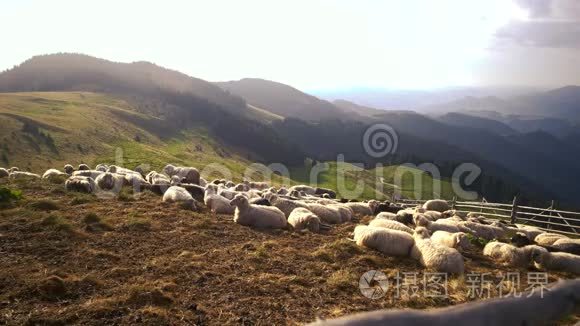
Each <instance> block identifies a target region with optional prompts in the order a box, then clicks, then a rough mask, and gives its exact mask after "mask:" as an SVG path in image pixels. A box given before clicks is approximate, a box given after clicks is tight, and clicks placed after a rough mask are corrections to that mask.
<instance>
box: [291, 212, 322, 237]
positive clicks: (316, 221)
mask: <svg viewBox="0 0 580 326" xmlns="http://www.w3.org/2000/svg"><path fill="white" fill-rule="evenodd" d="M288 224H290V225H292V227H293V228H294V231H302V230H304V229H308V230H309V231H310V232H313V233H318V232H320V231H321V230H328V229H330V226H329V225H326V224H323V223H322V222H321V221H320V218H319V217H318V216H316V215H315V214H314V213H312V212H311V211H309V210H308V209H306V208H303V207H298V208H296V209H294V210H293V211H292V212H291V213H290V216H289V217H288Z"/></svg>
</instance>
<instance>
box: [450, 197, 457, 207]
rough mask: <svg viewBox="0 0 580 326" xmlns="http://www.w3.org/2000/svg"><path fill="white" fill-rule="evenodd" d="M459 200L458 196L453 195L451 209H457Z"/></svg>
mask: <svg viewBox="0 0 580 326" xmlns="http://www.w3.org/2000/svg"><path fill="white" fill-rule="evenodd" d="M456 201H457V196H453V199H452V200H451V209H455V202H456Z"/></svg>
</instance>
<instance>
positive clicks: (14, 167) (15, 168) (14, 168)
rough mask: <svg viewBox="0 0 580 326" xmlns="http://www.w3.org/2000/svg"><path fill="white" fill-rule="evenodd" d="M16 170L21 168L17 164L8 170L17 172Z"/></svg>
mask: <svg viewBox="0 0 580 326" xmlns="http://www.w3.org/2000/svg"><path fill="white" fill-rule="evenodd" d="M16 171H20V169H19V168H17V167H16V166H13V167H11V168H10V169H8V172H10V173H12V172H16Z"/></svg>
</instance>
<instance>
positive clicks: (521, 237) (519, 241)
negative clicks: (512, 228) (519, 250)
mask: <svg viewBox="0 0 580 326" xmlns="http://www.w3.org/2000/svg"><path fill="white" fill-rule="evenodd" d="M511 243H512V244H513V245H514V246H516V247H523V246H527V245H531V244H532V241H531V240H530V239H529V238H528V236H527V235H525V234H524V233H521V232H518V233H516V234H515V235H514V236H513V237H512V238H511Z"/></svg>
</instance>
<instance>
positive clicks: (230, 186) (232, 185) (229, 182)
mask: <svg viewBox="0 0 580 326" xmlns="http://www.w3.org/2000/svg"><path fill="white" fill-rule="evenodd" d="M225 186H226V188H233V187H235V186H236V184H235V183H234V182H233V181H228V182H226V184H225Z"/></svg>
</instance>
